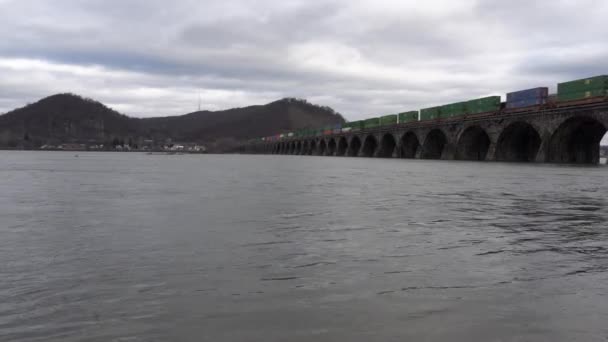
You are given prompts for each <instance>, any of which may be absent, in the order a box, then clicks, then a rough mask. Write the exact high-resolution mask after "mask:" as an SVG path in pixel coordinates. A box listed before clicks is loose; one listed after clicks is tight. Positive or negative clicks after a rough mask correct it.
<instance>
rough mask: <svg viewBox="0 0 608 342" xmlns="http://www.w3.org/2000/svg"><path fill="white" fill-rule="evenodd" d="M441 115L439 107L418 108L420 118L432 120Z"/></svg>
mask: <svg viewBox="0 0 608 342" xmlns="http://www.w3.org/2000/svg"><path fill="white" fill-rule="evenodd" d="M440 117H441V107H431V108H424V109H421V110H420V120H433V119H439V118H440Z"/></svg>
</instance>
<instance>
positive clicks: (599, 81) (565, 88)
mask: <svg viewBox="0 0 608 342" xmlns="http://www.w3.org/2000/svg"><path fill="white" fill-rule="evenodd" d="M598 89H603V90H606V89H608V76H606V75H602V76H595V77H590V78H584V79H581V80H576V81H570V82H564V83H559V84H558V85H557V93H558V94H567V93H583V92H586V91H590V90H598Z"/></svg>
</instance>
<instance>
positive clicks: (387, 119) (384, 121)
mask: <svg viewBox="0 0 608 342" xmlns="http://www.w3.org/2000/svg"><path fill="white" fill-rule="evenodd" d="M379 119H380V126H390V125H396V124H397V123H398V122H399V116H398V115H397V114H391V115H385V116H382V117H380V118H379Z"/></svg>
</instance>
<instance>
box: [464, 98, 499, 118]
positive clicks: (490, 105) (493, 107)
mask: <svg viewBox="0 0 608 342" xmlns="http://www.w3.org/2000/svg"><path fill="white" fill-rule="evenodd" d="M466 106H467V110H468V112H469V113H471V114H478V113H486V112H497V111H499V110H500V96H489V97H484V98H481V99H475V100H470V101H467V102H466Z"/></svg>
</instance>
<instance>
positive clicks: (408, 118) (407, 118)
mask: <svg viewBox="0 0 608 342" xmlns="http://www.w3.org/2000/svg"><path fill="white" fill-rule="evenodd" d="M414 121H418V111H417V110H415V111H410V112H405V113H400V114H399V123H407V122H414Z"/></svg>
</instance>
